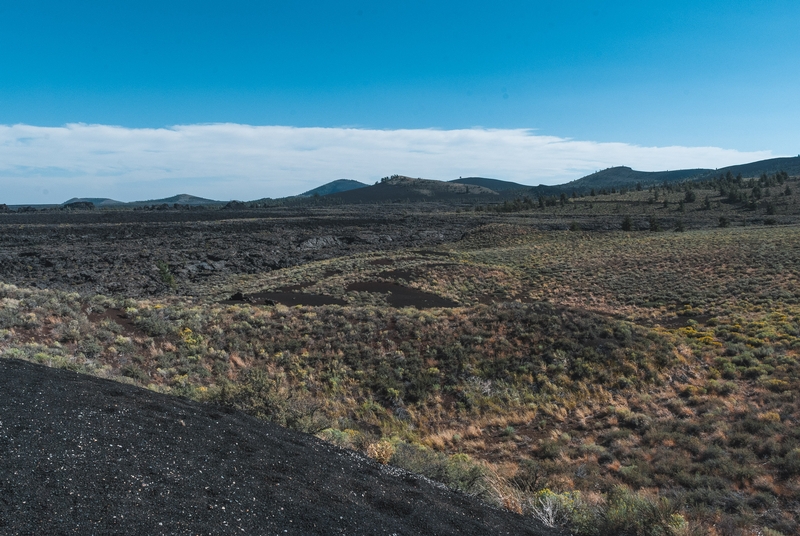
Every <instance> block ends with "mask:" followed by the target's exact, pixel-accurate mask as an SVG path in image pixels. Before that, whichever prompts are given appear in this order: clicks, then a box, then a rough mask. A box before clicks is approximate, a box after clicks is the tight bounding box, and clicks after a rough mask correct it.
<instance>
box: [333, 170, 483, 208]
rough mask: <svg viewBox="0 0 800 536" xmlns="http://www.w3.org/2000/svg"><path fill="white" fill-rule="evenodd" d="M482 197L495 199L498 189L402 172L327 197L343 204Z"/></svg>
mask: <svg viewBox="0 0 800 536" xmlns="http://www.w3.org/2000/svg"><path fill="white" fill-rule="evenodd" d="M479 197H485V198H495V197H497V192H495V191H494V190H490V189H488V188H484V187H483V186H476V185H471V184H459V183H453V182H443V181H435V180H428V179H412V178H410V177H403V176H398V175H395V176H392V177H391V178H385V179H383V180H381V182H379V183H378V184H375V185H373V186H367V187H366V188H359V189H357V190H350V191H348V192H339V193H335V194H331V195H329V196H326V198H327V199H331V200H337V201H339V202H341V203H343V204H351V203H352V204H359V203H406V202H421V201H473V200H476V198H479Z"/></svg>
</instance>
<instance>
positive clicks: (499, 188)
mask: <svg viewBox="0 0 800 536" xmlns="http://www.w3.org/2000/svg"><path fill="white" fill-rule="evenodd" d="M450 182H455V183H458V184H473V185H475V186H482V187H484V188H488V189H490V190H494V191H495V192H504V191H506V190H527V189H528V188H530V186H526V185H524V184H519V183H517V182H511V181H501V180H499V179H486V178H483V177H463V178H459V179H455V180H452V181H450Z"/></svg>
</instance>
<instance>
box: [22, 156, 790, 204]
mask: <svg viewBox="0 0 800 536" xmlns="http://www.w3.org/2000/svg"><path fill="white" fill-rule="evenodd" d="M778 171H785V172H786V173H788V174H789V175H791V176H798V175H800V156H796V157H781V158H770V159H767V160H760V161H758V162H750V163H747V164H738V165H735V166H727V167H724V168H719V169H707V168H696V169H679V170H672V171H637V170H634V169H631V168H630V167H627V166H617V167H612V168H608V169H604V170H602V171H597V172H595V173H591V174H589V175H586V176H584V177H581V178H579V179H576V180H573V181H570V182H567V183H564V184H558V185H552V186H551V185H542V184H540V185H539V186H526V185H524V184H519V183H516V182H511V181H504V180H500V179H491V178H486V177H460V178H458V179H454V180H451V181H439V180H431V179H421V178H417V179H414V178H411V177H406V176H401V175H393V176H392V177H386V178H384V179H382V180H381V181H380V182H379V183H377V184H374V185H367V184H364V183H362V182H359V181H355V180H351V179H337V180H334V181H331V182H329V183H326V184H323V185H321V186H318V187H317V188H313V189H311V190H308V191H306V192H304V193H302V194H299V195H295V196H289V197H285V198H281V199H270V198H263V199H259V200H254V201H248V202H245V203H240V204H241V205H247V206H270V205H272V206H274V205H276V204H285V203H290V204H306V203H309V202H312V199H315V200H316V199H318V200H319V201H320V202H324V203H334V204H360V203H397V202H400V203H403V202H412V203H413V202H426V201H436V202H452V201H464V200H467V199H469V200H473V201H476V200H478V199H481V198H483V199H484V200H485V202H496V201H497V200H498V199H499V200H503V199H513V198H518V197H521V196H531V197H546V196H554V195H555V196H558V195H561V194H562V193H565V194H567V195H571V194H572V192H575V193H577V194H586V193H589V192H590V191H591V190H592V189H594V190H598V191H599V190H602V189H611V188H633V187H636V185H637V184H641V185H642V186H643V187H650V186H652V185H657V184H662V183H665V182H667V183H669V182H680V181H698V180H709V179H712V178H715V177H719V176H720V175H726V174H727V173H730V174H731V175H733V176H737V175H742V177H743V178H753V177H758V176H760V175H762V174H764V173H766V174H775V173H777V172H778ZM313 202H315V203H316V202H317V201H313ZM482 202H483V201H482ZM80 203H91V204H92V205H94V206H95V207H98V208H115V207H116V208H124V207H141V206H150V205H184V206H202V205H208V206H223V205H226V204H228V202H227V201H217V200H214V199H206V198H203V197H197V196H194V195H189V194H178V195H174V196H172V197H166V198H163V199H150V200H145V201H132V202H128V203H126V202H122V201H117V200H115V199H109V198H106V197H73V198H72V199H70V200H68V201H66V202H64V203H62V204H61V205H10V206H9V207H8V208H9V209H12V210H20V209H21V208H24V207H36V206H38V207H40V208H47V207H58V206H61V207H64V206H66V205H70V204H76V205H77V204H80ZM87 208H91V207H87Z"/></svg>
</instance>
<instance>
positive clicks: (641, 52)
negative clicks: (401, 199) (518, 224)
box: [0, 0, 800, 202]
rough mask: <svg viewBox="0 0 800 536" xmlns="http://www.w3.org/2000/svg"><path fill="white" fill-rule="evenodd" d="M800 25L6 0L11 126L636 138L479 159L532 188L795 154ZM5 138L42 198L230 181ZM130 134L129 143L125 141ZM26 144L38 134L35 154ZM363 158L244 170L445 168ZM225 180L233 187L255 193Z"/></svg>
mask: <svg viewBox="0 0 800 536" xmlns="http://www.w3.org/2000/svg"><path fill="white" fill-rule="evenodd" d="M799 29H800V2H797V1H788V0H775V1H749V2H743V1H730V0H729V1H726V2H723V1H716V0H712V1H695V2H687V1H670V2H658V1H654V2H641V1H636V2H627V1H623V2H599V1H597V2H595V1H576V2H569V1H567V2H535V1H527V2H516V1H507V2H503V3H498V2H491V3H490V2H413V1H412V2H401V1H395V2H382V3H376V2H347V1H344V2H242V1H235V0H229V1H226V2H208V1H205V2H204V1H191V2H183V1H171V2H164V1H161V2H149V1H137V2H122V1H120V2H107V1H91V2H90V1H84V2H78V1H67V0H62V1H59V2H49V1H36V0H28V1H26V2H15V3H12V2H0V50H2V51H3V53H2V54H0V125H6V126H9V127H10V126H12V125H24V126H31V127H64V126H65V125H69V124H74V123H82V124H88V125H113V126H119V127H122V128H124V129H130V130H131V131H134V132H135V133H136V135H137V136H138V135H140V134H147V133H148V132H150V133H153V132H155V133H156V134H154V135H155V136H157V134H158V132H159V129H165V128H166V129H172V128H173V127H174V126H175V125H200V124H208V123H227V124H235V125H261V126H287V127H324V128H328V129H331V130H329V131H328V134H329V135H330V136H332V137H333V138H336V137H337V136H338V134H337V133H338V132H340V131H343V130H345V129H347V128H356V129H360V130H364V131H378V130H379V131H400V130H406V131H420V133H421V136H422V137H423V138H425V136H426V134H425V132H424V131H425V130H426V129H437V130H440V131H459V130H464V129H473V130H474V129H481V130H482V131H487V132H488V131H493V132H494V131H497V132H501V133H503V135H504V137H502V139H510V138H508V136H505V134H507V133H508V132H509V131H516V130H518V129H524V130H527V131H528V132H529V133H530V135H531V136H550V137H558V138H560V139H569V140H580V141H586V142H595V143H598V144H603V143H621V144H627V145H630V146H631V148H632V149H631V151H632V152H631V158H630V160H631V161H630V162H617V161H613V162H611V161H608V162H604V161H602V159H595V160H592V161H591V162H586V161H584V160H581V158H582V156H581V155H580V154H576V162H578V163H581V162H583V163H582V164H580V165H575V166H571V167H570V166H569V165H566V164H564V165H562V168H564V170H566V171H564V170H562V171H558V172H557V173H556V172H552V173H550V172H548V173H549V174H548V173H544V172H542V171H541V170H538V169H535V163H530V166H531V168H530V170H529V172H528V174H527V175H525V173H522V175H520V172H518V171H514V172H511V171H508V170H506V169H504V168H503V167H502V166H500V165H496V167H495V168H489V169H487V167H488V166H483V167H482V166H475V168H476V171H477V168H480V171H481V172H482V173H484V174H490V175H491V176H496V177H499V178H510V179H514V180H520V181H522V182H528V183H531V184H536V183H539V182H550V183H552V182H558V181H562V180H569V179H570V178H577V177H579V176H580V175H581V174H582V173H583V172H584V171H586V170H589V171H593V169H591V168H592V167H598V166H599V167H602V166H603V165H604V164H608V165H618V164H628V165H632V166H634V167H635V165H634V164H636V163H637V160H636V158H637V157H636V156H635V153H636V150H637V148H643V147H644V148H655V147H657V148H669V147H676V146H680V147H686V148H698V147H708V148H719V149H724V150H727V151H729V152H727V153H719V152H717V153H713V154H716V155H720V154H727V155H728V160H725V159H724V158H723V159H719V158H717V159H716V160H715V159H714V158H712V157H711V156H709V163H708V167H715V166H716V165H719V166H721V165H725V164H728V163H738V162H740V161H747V159H748V158H750V157H751V156H754V155H756V156H763V155H766V156H767V157H768V156H785V155H796V154H798V153H800V128H798V124H800V98H798V96H800V68H798V66H800V31H798V30H799ZM68 131H69V132H75V129H72V130H69V129H68ZM312 131H313V129H311V130H301V131H300V132H309V133H311V132H312ZM31 132H39V134H41V135H44V134H43V131H30V132H28V134H26V135H32V136H33V138H36V136H38V135H39V134H31ZM7 134H8V136H10V137H7V138H5V142H3V141H2V140H0V157H1V158H0V181H3V180H6V181H11V180H12V179H14V180H16V179H15V178H19V177H25V178H26V180H27V181H28V183H29V186H30V190H26V191H22V190H19V191H16V190H15V192H16V193H15V194H14V196H16V197H20V196H22V197H26V198H30V196H33V195H34V194H35V195H36V196H38V197H37V199H36V201H39V202H46V201H44V198H42V197H41V196H42V195H44V194H43V193H42V192H44V190H53V191H54V192H55V191H58V192H60V191H61V190H58V189H55V190H54V189H53V188H48V187H47V184H48V181H55V182H58V181H56V180H55V179H53V177H56V178H58V179H59V180H62V179H64V180H66V179H65V177H67V176H70V177H72V178H71V179H70V180H71V181H72V182H69V181H67V182H64V185H65V188H66V190H65V191H67V190H69V186H70V184H72V185H75V187H76V188H77V189H81V188H82V189H83V190H82V194H85V195H89V194H91V195H101V194H102V193H103V192H105V194H107V195H109V196H112V197H113V194H114V192H117V191H120V192H121V190H119V188H121V187H123V186H125V185H126V184H127V185H128V186H130V184H132V183H134V182H136V181H149V182H148V184H150V186H151V187H152V193H153V195H154V196H155V195H157V194H158V193H159V192H161V191H162V190H163V191H164V192H165V193H166V192H168V191H172V193H176V192H175V191H173V190H175V188H177V189H179V190H191V189H192V186H194V185H197V186H198V188H199V190H197V191H198V192H199V191H200V190H203V189H205V190H203V191H210V190H209V188H210V186H209V185H211V184H213V182H214V178H215V177H217V175H214V176H205V177H199V176H198V175H197V172H196V171H193V170H189V169H187V170H185V173H184V172H182V171H180V170H179V171H177V172H176V171H175V169H174V166H173V164H170V163H165V164H164V165H163V166H162V169H163V170H166V169H169V170H171V173H172V174H170V173H168V172H166V171H163V172H161V175H159V172H152V170H151V172H150V174H149V175H148V174H147V173H144V172H142V173H139V174H138V175H137V174H136V173H133V172H132V171H131V170H130V167H131V166H132V164H131V163H130V162H127V161H126V162H127V163H125V164H124V166H126V167H125V169H127V170H128V171H127V172H120V170H117V171H118V172H117V175H116V176H117V177H122V178H120V179H116V182H115V180H114V179H113V178H112V174H109V172H107V171H102V170H101V169H100V168H101V167H102V166H99V165H98V166H95V167H93V166H92V165H91V163H90V162H88V160H87V158H88V157H85V158H84V157H82V158H83V160H82V162H83V163H82V164H80V165H79V164H76V162H74V161H73V160H70V158H69V156H70V155H74V154H78V153H81V151H83V153H85V154H93V152H96V151H97V148H96V147H93V146H81V147H82V148H81V147H78V146H74V145H69V147H72V149H71V150H70V151H67V150H62V151H60V152H61V153H63V154H64V159H63V161H57V162H53V161H48V163H47V165H46V166H44V165H43V164H42V165H40V164H39V163H38V160H40V159H41V158H40V157H41V155H42V152H41V151H43V150H45V148H47V151H49V152H48V154H52V153H53V147H52V146H50V145H40V146H37V144H36V143H34V144H28V145H25V144H22V145H21V144H20V143H18V140H19V136H20V135H21V134H19V132H16V133H14V132H11V131H7ZM262 134H263V132H262ZM273 134H274V132H273ZM216 135H217V134H215V136H216ZM14 136H16V137H14ZM399 137H400V138H402V137H403V136H399ZM234 138H236V136H234ZM353 139H355V138H353ZM448 139H450V138H448ZM9 140H16V141H14V144H15V146H16V147H17V149H15V152H14V153H13V154H14V160H13V165H11V164H9V163H8V162H9V158H10V156H9V153H4V152H3V150H2V146H3V145H2V144H3V143H5V147H9V144H10V143H11V141H9ZM120 143H121V144H122V145H120V147H119V151H120V152H124V153H129V152H130V150H131V148H130V147H129V146H125V145H124V143H125V142H124V137H123V139H122V141H120ZM261 143H264V144H270V147H274V144H275V141H274V140H273V139H272V138H265V139H264V140H262V142H261ZM317 143H323V142H321V141H319V140H317ZM325 143H327V142H325ZM23 145H25V146H30V147H38V149H35V150H34V149H30V150H29V152H28V153H24V151H20V150H18V149H19V147H22V146H23ZM223 145H224V143H223ZM61 147H62V148H63V147H67V145H64V146H61ZM395 149H396V150H397V151H400V154H402V147H400V146H397V147H395ZM103 150H109V149H108V148H106V149H103ZM171 150H173V151H177V150H178V149H171ZM231 151H235V149H234V148H232V149H231ZM353 151H355V152H358V151H357V148H353ZM731 151H732V152H731ZM55 152H59V151H55ZM355 152H354V153H353V154H355ZM737 152H738V153H741V154H737ZM445 153H446V151H445ZM445 153H442V155H443V156H441V158H440V161H441V160H442V159H444V160H447V158H445V156H446V154H445ZM26 154H27V156H25V155H26ZM226 154H229V153H226ZM273 154H274V152H273ZM664 154H667V153H666V152H665V153H664ZM670 154H671V155H672V156H670V157H669V158H665V159H664V161H663V164H664V165H663V166H659V161H658V160H657V159H656V160H647V161H646V163H648V164H649V165H651V166H657V169H661V168H664V169H666V165H667V164H669V165H671V166H678V167H686V166H683V165H681V162H680V161H677V162H676V160H675V158H674V153H670ZM687 154H688V153H687ZM709 155H711V153H709ZM624 156H625V155H624V154H620V155H617V156H616V158H619V159H623V160H624V159H625V158H624ZM695 156H696V155H695ZM26 158H27V160H26ZM137 158H138V157H137ZM358 158H362V159H368V155H363V154H362V156H359V157H358ZM2 160H6V162H5V163H3V162H2ZM690 160H691V162H692V163H694V161H693V160H692V159H691V158H688V159H687V160H686V162H687V164H688V163H690ZM393 162H394V161H393ZM370 163H371V164H372V166H373V168H374V170H373V171H371V172H370V173H367V172H366V171H361V172H360V174H348V173H347V168H346V166H344V164H341V165H339V164H337V166H339V167H336V166H333V167H332V168H330V169H331V172H330V175H329V176H325V173H324V171H323V170H324V169H325V167H324V166H322V164H320V165H318V166H317V167H312V168H309V169H305V171H303V173H300V172H299V171H298V169H299V168H298V169H295V172H296V173H295V175H294V177H295V178H296V180H295V182H294V183H293V182H292V181H293V180H294V179H293V178H292V177H293V176H292V175H291V169H287V166H283V168H282V170H281V169H277V168H276V169H272V168H270V166H269V162H268V161H265V162H264V167H263V169H267V170H268V172H265V175H264V177H262V178H261V179H259V178H258V177H255V176H250V175H242V176H241V177H240V179H241V180H242V181H245V182H246V180H250V181H251V182H252V181H256V180H261V181H262V182H263V184H262V191H260V192H259V193H260V194H261V195H257V196H255V197H263V196H267V195H273V196H275V195H286V194H288V193H297V192H294V191H292V189H293V188H295V189H297V188H300V189H302V188H304V187H305V186H306V185H307V183H308V184H310V183H313V182H314V181H316V182H317V183H321V182H325V181H326V180H332V179H335V178H340V176H350V175H352V177H351V178H357V179H360V180H367V179H370V178H373V177H374V178H379V177H380V176H383V175H386V174H390V173H394V172H398V173H407V174H410V175H414V176H419V175H421V174H422V173H425V172H429V171H430V170H431V169H433V168H430V167H425V166H417V167H413V166H412V169H385V168H384V167H382V166H381V162H378V161H372V162H370V161H366V162H364V164H365V166H364V167H363V169H367V168H368V167H369V165H368V164H370ZM170 166H172V167H170ZM151 167H152V168H154V169H155V167H157V166H155V167H154V166H151ZM300 167H302V166H300ZM451 167H452V170H453V173H450V174H449V175H448V173H447V170H448V168H447V166H446V165H444V166H443V165H439V166H438V167H436V172H437V173H440V174H441V175H442V176H437V177H432V178H442V179H445V178H453V177H455V176H458V175H459V174H462V173H465V172H467V171H468V170H464V169H462V167H459V166H458V165H455V164H453V165H452V166H451ZM40 168H41V169H40ZM45 168H46V169H45ZM288 168H292V166H288ZM59 169H62V171H61V172H59V171H58V170H59ZM359 169H362V167H359ZM492 169H496V173H491V172H492ZM456 171H458V172H456ZM334 172H335V173H334ZM59 173H60V175H59ZM126 173H128V174H127V175H126ZM131 173H132V174H131ZM304 173H305V174H304ZM570 173H576V174H577V175H576V176H570ZM476 174H477V173H476ZM48 177H49V178H48ZM80 177H83V179H81V178H80ZM103 177H105V178H103ZM193 177H194V178H197V179H198V182H197V183H196V184H195V183H192V182H191V180H192V178H193ZM220 177H221V176H220ZM248 177H249V179H248ZM298 177H299V178H298ZM221 178H225V177H221ZM84 179H86V180H84ZM89 179H91V180H89ZM201 179H202V180H201ZM227 179H230V180H232V179H231V177H228V178H227ZM227 179H226V180H227ZM526 179H527V180H526ZM181 181H182V182H181ZM304 181H305V182H304ZM62 182H63V180H62ZM0 184H2V183H0ZM232 184H233V183H230V184H228V191H230V192H231V195H234V196H238V197H245V196H244V195H240V192H239V190H236V189H235V188H233V186H232ZM4 186H6V187H11V186H12V184H11V182H8V183H6V184H4ZM231 188H233V190H231ZM211 190H213V188H211ZM37 192H38V193H37ZM77 193H80V192H76V195H77ZM244 193H246V192H245V191H244V190H243V191H241V194H244ZM29 201H31V202H33V201H34V199H32V198H31V199H29ZM52 201H55V200H54V199H53V200H52ZM0 202H3V201H2V200H0Z"/></svg>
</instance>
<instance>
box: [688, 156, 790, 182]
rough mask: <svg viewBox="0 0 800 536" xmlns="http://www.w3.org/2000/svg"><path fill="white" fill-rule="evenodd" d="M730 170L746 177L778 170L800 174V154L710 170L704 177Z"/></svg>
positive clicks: (769, 173) (714, 175)
mask: <svg viewBox="0 0 800 536" xmlns="http://www.w3.org/2000/svg"><path fill="white" fill-rule="evenodd" d="M729 171H730V172H731V174H732V175H734V176H736V175H739V174H741V175H742V177H744V178H745V179H747V178H752V177H759V176H760V175H761V174H762V173H766V174H767V175H771V174H773V173H777V172H778V171H785V172H786V173H788V174H789V175H800V156H793V157H788V158H770V159H769V160H760V161H758V162H751V163H749V164H741V165H738V166H728V167H725V168H720V169H717V170H715V171H712V172H709V173H708V177H704V178H710V177H718V176H719V175H720V174H726V173H728V172H729Z"/></svg>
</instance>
